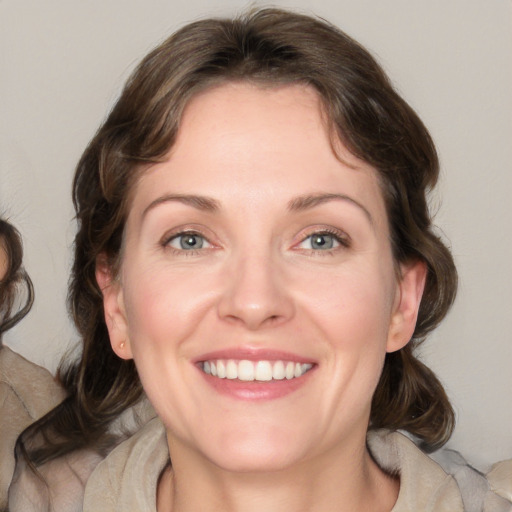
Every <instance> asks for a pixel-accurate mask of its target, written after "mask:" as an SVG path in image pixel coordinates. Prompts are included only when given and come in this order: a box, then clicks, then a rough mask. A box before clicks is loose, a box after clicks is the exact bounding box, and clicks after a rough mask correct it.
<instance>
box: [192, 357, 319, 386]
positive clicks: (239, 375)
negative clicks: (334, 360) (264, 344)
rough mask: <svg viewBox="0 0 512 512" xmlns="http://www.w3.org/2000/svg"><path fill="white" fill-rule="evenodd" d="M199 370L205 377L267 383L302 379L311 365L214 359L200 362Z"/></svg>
mask: <svg viewBox="0 0 512 512" xmlns="http://www.w3.org/2000/svg"><path fill="white" fill-rule="evenodd" d="M199 368H200V369H201V370H202V371H203V372H204V373H206V374H207V375H211V376H212V377H217V378H218V379H230V380H235V379H237V380H241V381H244V382H251V381H257V382H269V381H272V380H285V379H286V380H291V379H297V378H299V377H302V376H303V375H304V374H305V373H307V372H308V371H309V370H311V368H313V364H312V363H296V362H293V361H267V360H261V361H249V360H248V359H241V360H235V359H214V360H210V361H202V362H200V363H199Z"/></svg>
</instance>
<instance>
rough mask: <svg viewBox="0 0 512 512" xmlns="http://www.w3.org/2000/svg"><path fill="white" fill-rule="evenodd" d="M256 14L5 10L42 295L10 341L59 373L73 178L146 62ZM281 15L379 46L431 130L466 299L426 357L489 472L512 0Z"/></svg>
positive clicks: (15, 212)
mask: <svg viewBox="0 0 512 512" xmlns="http://www.w3.org/2000/svg"><path fill="white" fill-rule="evenodd" d="M247 5H248V4H247V3H246V2H240V1H234V0H222V1H218V2H209V1H206V0H187V1H186V2H179V3H178V2H177V1H171V0H88V1H82V0H45V1H41V0H24V1H23V0H0V59H1V60H0V213H3V214H4V215H7V216H8V217H10V219H11V220H12V221H13V223H14V224H15V225H16V226H17V227H18V229H19V230H20V231H21V232H22V234H23V236H24V240H25V251H26V267H27V269H28V271H29V273H30V275H31V276H32V278H33V280H34V283H35V288H36V293H37V298H36V302H35V306H34V308H33V311H32V312H31V313H30V315H29V317H28V318H27V319H26V320H25V321H24V322H23V323H22V324H21V325H19V326H18V327H17V328H16V329H15V330H13V331H12V332H10V333H9V334H8V336H7V337H6V340H5V341H6V343H7V344H8V345H9V346H11V347H12V348H13V349H15V350H17V351H18V352H20V353H21V354H23V355H25V356H26V357H27V358H29V359H31V360H33V361H35V362H37V363H39V364H43V365H45V366H47V367H48V368H49V369H51V370H54V369H55V368H56V365H57V362H58V359H59V357H60V355H61V354H62V353H63V351H64V350H66V349H67V348H68V347H70V346H72V344H73V341H74V340H76V335H75V333H74V331H73V329H72V327H71V324H70V322H69V320H68V318H67V313H66V308H65V298H66V283H67V277H68V273H69V267H70V248H71V244H72V240H73V233H74V229H75V228H74V224H73V221H72V217H73V212H72V206H71V194H70V190H71V177H72V174H73V168H74V166H75V164H76V162H77V160H78V158H79V156H80V154H81V152H82V151H83V149H84V148H85V146H86V144H87V142H88V140H89V139H90V138H91V136H92V135H93V134H94V132H95V130H96V128H97V126H98V125H99V123H100V122H101V120H102V119H103V118H104V116H105V115H106V112H107V111H108V109H109V108H110V106H111V105H112V103H113V102H114V100H115V98H116V96H117V94H118V93H119V90H120V87H121V86H122V83H123V82H124V80H125V79H126V77H127V76H128V74H129V72H130V70H131V69H132V68H133V66H134V64H135V63H136V62H137V61H138V60H139V59H140V58H141V57H142V56H143V55H144V54H145V53H146V52H147V51H148V50H149V49H151V48H152V47H153V46H154V45H155V44H157V43H158V42H159V41H160V40H162V39H163V38H164V37H165V36H167V35H169V34H170V33H171V32H172V31H174V30H175V29H176V28H178V27H179V26H181V25H182V24H184V23H186V22H189V21H192V20H194V19H197V18H199V17H204V16H206V15H225V14H226V15H231V14H234V13H235V12H238V11H240V10H242V9H243V8H244V7H247ZM251 5H253V6H260V5H268V4H262V3H261V2H253V3H252V4H251ZM273 5H276V6H281V7H288V8H294V9H298V10H300V11H302V12H305V13H308V14H312V13H315V14H318V15H320V16H322V17H325V18H327V19H328V20H330V21H332V22H334V23H335V24H337V25H338V26H340V27H341V28H342V29H343V30H345V31H346V32H348V33H349V34H350V35H351V36H353V37H355V38H356V39H357V40H359V41H360V42H361V43H363V44H364V45H366V46H367V47H368V48H369V49H370V50H371V51H372V53H373V54H374V55H376V56H377V58H378V59H379V60H380V62H381V63H382V64H383V66H384V68H385V69H386V70H387V71H388V73H389V74H390V76H391V78H392V80H393V81H394V83H395V84H396V87H397V88H398V89H399V91H400V92H401V93H402V95H403V96H404V97H405V98H406V99H407V100H408V101H409V102H410V103H411V105H412V106H413V107H414V108H415V109H416V110H417V112H418V113H419V114H420V116H421V117H422V119H423V120H424V122H425V123H426V125H427V127H428V128H429V129H430V131H431V133H432V135H433V137H434V140H435V141H436V143H437V146H438V150H439V153H440V157H441V163H442V180H441V183H440V187H439V192H438V193H436V195H435V196H433V197H432V205H433V207H434V209H435V210H436V211H437V210H438V214H437V224H438V225H439V226H440V228H441V229H442V231H443V233H444V234H445V236H446V237H447V238H448V239H449V240H450V242H451V245H452V248H453V253H454V255H455V258H456V262H457V264H458V268H459V272H460V290H459V296H458V298H457V302H456V305H455V307H454V309H453V310H452V312H451V314H450V316H449V317H448V318H447V320H446V321H445V322H444V324H443V325H442V326H441V327H440V328H439V329H438V331H436V333H435V334H434V335H433V336H431V337H430V339H429V340H428V341H427V342H426V343H425V345H424V346H423V348H422V355H423V358H424V360H425V361H426V362H427V363H428V364H429V365H430V366H431V367H432V368H433V369H434V370H435V371H436V372H437V373H438V375H439V376H440V378H441V380H442V381H443V383H444V384H445V386H446V388H447V391H448V393H449V395H450V397H451V399H452V401H453V403H454V405H455V408H456V411H457V416H458V425H457V429H456V432H455V435H454V437H453V438H452V441H451V442H450V446H452V447H454V448H456V449H458V450H460V451H461V452H462V453H463V454H464V455H465V456H466V457H467V458H468V459H469V461H470V462H472V463H473V464H475V465H476V466H478V467H480V468H484V467H486V466H487V465H488V464H489V463H491V462H492V461H496V460H499V459H504V458H510V457H512V398H511V396H512V371H511V365H512V339H511V338H512V336H511V331H512V314H511V312H512V309H511V304H512V279H511V277H512V270H511V266H512V243H511V240H510V238H511V237H510V235H509V232H510V230H511V225H512V222H511V221H512V207H511V199H510V198H511V196H512V2H511V1H510V0H491V1H486V0H430V1H428V2H425V1H420V0H413V1H411V0H387V1H379V0H317V1H315V2H312V1H307V0H293V1H287V0H282V1H276V2H274V3H273Z"/></svg>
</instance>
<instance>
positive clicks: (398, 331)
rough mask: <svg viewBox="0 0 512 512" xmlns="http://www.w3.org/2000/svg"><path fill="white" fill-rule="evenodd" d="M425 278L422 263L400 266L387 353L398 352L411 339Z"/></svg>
mask: <svg viewBox="0 0 512 512" xmlns="http://www.w3.org/2000/svg"><path fill="white" fill-rule="evenodd" d="M426 278H427V266H426V264H425V263H424V262H423V261H413V262H410V263H408V264H405V265H400V280H399V282H398V287H397V295H396V298H395V304H394V307H393V314H392V317H391V325H390V328H389V333H388V342H387V352H395V351H396V350H400V349H401V348H403V347H404V346H405V345H407V343H409V341H410V339H411V338H412V335H413V333H414V329H415V327H416V320H417V319H418V311H419V308H420V303H421V297H422V295H423V289H424V288H425V280H426Z"/></svg>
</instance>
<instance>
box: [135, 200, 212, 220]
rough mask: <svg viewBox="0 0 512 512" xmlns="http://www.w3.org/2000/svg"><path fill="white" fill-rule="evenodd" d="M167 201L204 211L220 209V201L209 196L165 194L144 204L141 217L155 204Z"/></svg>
mask: <svg viewBox="0 0 512 512" xmlns="http://www.w3.org/2000/svg"><path fill="white" fill-rule="evenodd" d="M169 202H178V203H182V204H186V205H188V206H192V207H193V208H197V209H198V210H202V211H205V212H217V211H219V210H220V203H219V202H218V201H217V200H216V199H213V198H211V197H207V196H195V195H189V194H166V195H163V196H161V197H158V198H156V199H155V200H154V201H152V202H151V203H150V204H149V205H148V206H146V208H144V211H143V212H142V217H143V218H144V217H145V216H146V215H147V213H148V212H149V211H150V210H152V209H153V208H155V207H156V206H159V205H161V204H163V203H169Z"/></svg>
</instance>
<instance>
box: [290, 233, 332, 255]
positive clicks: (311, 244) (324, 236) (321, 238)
mask: <svg viewBox="0 0 512 512" xmlns="http://www.w3.org/2000/svg"><path fill="white" fill-rule="evenodd" d="M339 245H340V241H339V239H338V237H337V236H335V235H333V234H331V233H313V234H312V235H309V236H308V237H307V238H305V239H304V240H303V241H302V242H301V243H300V244H299V247H300V248H301V249H313V250H314V251H328V250H329V249H334V248H336V247H339Z"/></svg>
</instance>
